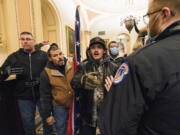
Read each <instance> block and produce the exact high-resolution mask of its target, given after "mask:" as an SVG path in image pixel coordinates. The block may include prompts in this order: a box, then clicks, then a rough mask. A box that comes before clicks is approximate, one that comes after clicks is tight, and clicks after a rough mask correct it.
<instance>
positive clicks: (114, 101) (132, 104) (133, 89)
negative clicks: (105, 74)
mask: <svg viewBox="0 0 180 135" xmlns="http://www.w3.org/2000/svg"><path fill="white" fill-rule="evenodd" d="M124 65H125V66H124ZM123 66H124V67H123ZM132 66H133V65H132V63H123V64H122V65H121V66H120V68H119V69H118V70H117V72H116V75H115V78H116V79H115V81H114V82H113V85H112V87H111V90H110V92H108V93H107V95H106V98H105V101H104V104H103V107H102V111H101V115H100V129H101V132H102V134H105V135H136V132H137V128H138V123H139V121H140V118H141V116H142V113H143V111H144V109H143V108H144V106H145V101H144V97H143V94H142V88H141V82H140V80H139V77H138V74H136V68H135V66H134V67H132Z"/></svg>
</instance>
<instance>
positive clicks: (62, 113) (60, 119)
mask: <svg viewBox="0 0 180 135" xmlns="http://www.w3.org/2000/svg"><path fill="white" fill-rule="evenodd" d="M53 110H54V112H53V115H54V119H55V121H56V131H57V134H58V135H66V125H67V118H68V109H67V108H65V107H60V106H54V107H53Z"/></svg>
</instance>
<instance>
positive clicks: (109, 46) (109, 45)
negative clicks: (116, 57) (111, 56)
mask: <svg viewBox="0 0 180 135" xmlns="http://www.w3.org/2000/svg"><path fill="white" fill-rule="evenodd" d="M112 43H117V42H116V41H111V42H109V44H108V48H110V45H111V44H112Z"/></svg>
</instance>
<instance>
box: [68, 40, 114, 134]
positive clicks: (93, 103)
mask: <svg viewBox="0 0 180 135" xmlns="http://www.w3.org/2000/svg"><path fill="white" fill-rule="evenodd" d="M88 53H89V54H88V58H87V60H86V61H84V62H82V63H80V64H79V66H78V70H77V72H76V73H75V75H74V77H73V80H72V82H71V86H72V88H74V89H75V91H76V92H79V95H80V118H81V120H82V121H81V127H80V135H96V129H97V120H98V115H99V111H100V107H101V104H102V102H103V100H104V96H105V89H104V80H105V78H106V76H109V75H114V73H115V71H116V69H117V65H116V64H114V63H113V62H111V61H110V59H109V57H106V53H107V49H106V45H105V41H104V40H103V39H101V38H100V37H95V38H92V39H91V40H90V44H89V49H88Z"/></svg>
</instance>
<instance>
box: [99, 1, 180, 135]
mask: <svg viewBox="0 0 180 135" xmlns="http://www.w3.org/2000/svg"><path fill="white" fill-rule="evenodd" d="M179 7H180V1H179V0H171V1H169V0H149V7H148V13H147V14H146V15H145V16H144V17H148V19H149V26H148V27H149V33H150V36H151V37H154V36H156V38H155V40H154V42H152V43H151V44H150V45H148V46H145V47H144V48H143V49H141V50H139V51H137V52H135V53H134V54H132V55H130V56H129V57H128V58H127V59H126V61H125V63H123V64H122V65H121V66H120V67H119V69H118V70H117V73H116V75H115V78H114V79H112V78H108V79H107V80H106V85H105V86H106V88H107V89H109V88H110V85H111V83H113V84H112V87H111V89H110V91H109V92H108V94H107V96H106V100H105V102H104V106H103V111H102V115H101V131H102V133H103V134H105V135H179V134H180V125H179V122H180V115H179V114H180V98H179V97H180V62H179V59H180V40H179V39H180V8H179ZM112 80H113V82H111V81H112Z"/></svg>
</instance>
